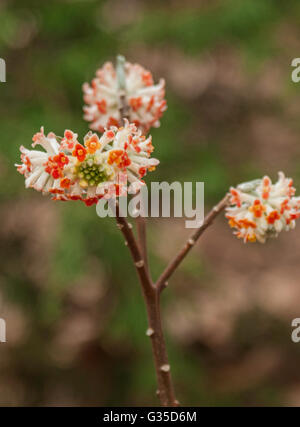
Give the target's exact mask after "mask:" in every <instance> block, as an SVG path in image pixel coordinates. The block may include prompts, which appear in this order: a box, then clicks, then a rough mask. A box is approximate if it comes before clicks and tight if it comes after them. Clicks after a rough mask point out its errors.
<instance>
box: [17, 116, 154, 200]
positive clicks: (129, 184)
mask: <svg viewBox="0 0 300 427" xmlns="http://www.w3.org/2000/svg"><path fill="white" fill-rule="evenodd" d="M59 140H60V142H59ZM32 145H33V147H35V146H36V145H40V146H41V147H42V148H43V149H44V151H38V150H28V149H26V148H24V147H23V146H22V147H21V148H20V151H21V164H19V165H16V167H17V170H18V171H19V172H20V173H21V174H23V175H24V177H25V186H26V187H27V188H28V187H33V188H34V189H35V190H38V191H41V192H43V193H45V194H47V193H51V194H52V195H53V199H55V200H82V201H84V202H85V203H86V204H87V205H92V204H94V203H97V201H98V200H99V199H100V198H102V197H105V198H111V197H115V196H120V195H123V194H126V192H127V191H128V192H130V193H131V194H133V193H135V192H136V191H138V190H139V189H140V188H141V186H142V185H143V184H144V181H143V180H142V178H143V177H144V175H145V174H146V173H147V171H148V170H149V171H152V170H154V169H155V167H156V165H158V163H159V161H158V160H157V159H154V158H151V157H150V155H151V153H152V151H153V146H152V142H151V136H149V137H148V138H146V137H145V136H143V135H142V134H141V131H138V130H137V128H136V126H135V125H134V124H129V122H128V121H125V126H124V127H121V128H116V127H111V128H110V129H108V130H106V131H105V132H104V134H103V135H102V136H101V138H99V137H98V135H96V134H93V133H92V132H91V131H90V132H89V133H88V134H87V135H86V136H85V137H84V143H83V144H80V143H79V142H78V140H77V134H75V133H73V132H72V131H70V130H67V131H65V134H64V137H63V138H58V137H56V135H55V134H54V133H53V132H51V133H49V134H48V135H45V134H44V129H43V128H41V131H40V132H39V133H37V134H35V135H34V137H33V144H32Z"/></svg>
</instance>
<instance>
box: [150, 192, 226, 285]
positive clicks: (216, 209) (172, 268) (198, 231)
mask: <svg viewBox="0 0 300 427" xmlns="http://www.w3.org/2000/svg"><path fill="white" fill-rule="evenodd" d="M228 201H229V195H228V194H226V196H225V197H224V198H223V199H222V200H221V201H220V202H219V203H218V204H217V205H216V206H214V207H213V209H212V210H211V211H210V212H209V213H208V214H207V215H206V217H205V218H204V221H203V224H202V225H201V226H200V227H199V228H197V229H196V231H194V233H193V234H192V235H191V236H190V238H189V239H188V240H187V242H186V243H185V245H184V246H183V248H182V249H181V250H180V252H179V253H178V254H177V255H176V256H175V258H174V259H173V260H172V261H170V263H169V264H168V266H167V267H166V269H165V270H164V272H163V273H162V274H161V276H160V277H159V278H158V280H157V282H156V287H157V289H158V292H161V291H162V290H163V289H164V288H165V287H166V286H167V284H168V283H167V280H168V279H169V278H170V277H171V275H172V274H173V273H174V271H175V270H176V268H177V267H178V266H179V264H180V263H181V262H182V260H183V259H184V258H185V257H186V255H187V254H188V253H189V251H190V250H191V249H192V247H193V246H194V245H195V243H196V242H197V240H198V239H199V237H200V236H201V235H202V234H203V232H204V231H205V230H206V229H207V227H209V226H210V225H211V224H212V222H213V220H214V219H215V217H216V216H217V215H218V214H219V213H220V212H221V211H222V210H223V209H224V208H225V207H226V206H227V204H228Z"/></svg>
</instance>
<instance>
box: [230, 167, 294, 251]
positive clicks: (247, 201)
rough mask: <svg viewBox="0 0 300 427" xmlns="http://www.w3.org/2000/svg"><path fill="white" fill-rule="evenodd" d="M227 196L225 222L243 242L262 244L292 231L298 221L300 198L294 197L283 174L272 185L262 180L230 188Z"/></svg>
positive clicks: (267, 180)
mask: <svg viewBox="0 0 300 427" xmlns="http://www.w3.org/2000/svg"><path fill="white" fill-rule="evenodd" d="M230 193H231V198H230V204H231V206H229V207H227V208H226V218H228V220H229V225H230V226H231V227H233V228H235V229H236V231H235V234H236V236H237V237H239V238H242V239H243V240H244V242H255V241H256V240H257V241H259V242H261V243H264V242H265V241H266V239H267V238H268V237H276V236H277V235H278V234H279V233H280V231H282V230H286V231H288V230H290V229H292V228H294V227H295V225H296V222H295V220H296V219H297V218H299V217H300V198H299V197H294V194H295V188H294V187H293V181H292V179H290V178H286V177H285V175H284V173H283V172H279V173H278V181H277V182H276V183H275V184H272V181H271V180H270V178H269V177H268V176H265V177H264V178H263V179H257V180H255V181H250V182H246V183H243V184H240V185H238V186H237V188H231V189H230Z"/></svg>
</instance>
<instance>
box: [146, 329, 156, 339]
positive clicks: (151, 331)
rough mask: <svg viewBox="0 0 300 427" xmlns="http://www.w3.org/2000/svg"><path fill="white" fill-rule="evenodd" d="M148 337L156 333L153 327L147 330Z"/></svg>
mask: <svg viewBox="0 0 300 427" xmlns="http://www.w3.org/2000/svg"><path fill="white" fill-rule="evenodd" d="M146 335H147V337H152V336H153V335H154V330H153V329H152V328H148V329H147V331H146Z"/></svg>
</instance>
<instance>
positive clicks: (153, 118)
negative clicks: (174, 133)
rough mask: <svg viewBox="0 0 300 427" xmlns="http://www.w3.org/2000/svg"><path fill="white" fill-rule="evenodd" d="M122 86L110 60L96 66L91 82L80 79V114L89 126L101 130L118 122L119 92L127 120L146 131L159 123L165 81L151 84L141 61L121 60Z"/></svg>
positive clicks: (162, 110) (163, 100) (151, 79)
mask: <svg viewBox="0 0 300 427" xmlns="http://www.w3.org/2000/svg"><path fill="white" fill-rule="evenodd" d="M123 73H124V78H123V80H124V81H123V83H122V86H123V87H122V90H121V88H120V81H119V78H118V73H117V70H116V69H115V68H114V66H113V64H112V63H111V62H107V63H105V64H104V66H103V67H102V68H100V69H98V70H97V72H96V77H95V78H94V79H93V80H92V82H91V84H88V83H84V85H83V92H84V102H85V104H86V105H85V106H84V108H83V110H84V118H85V120H87V121H88V122H91V124H90V128H91V129H92V130H95V131H98V132H103V131H104V128H106V127H110V126H112V125H114V126H121V124H122V117H120V111H119V108H120V104H121V100H120V97H121V95H123V96H124V99H125V103H126V105H127V112H128V114H127V115H128V118H129V121H130V122H131V123H135V125H136V126H137V127H138V128H139V129H141V130H142V132H143V133H144V134H146V133H147V132H148V131H149V129H150V128H151V127H152V126H153V127H158V126H159V125H160V122H159V119H160V117H161V116H162V114H163V112H164V111H165V110H166V108H167V107H166V100H165V99H164V96H165V81H164V80H163V79H161V80H160V81H159V83H158V84H157V85H154V82H153V78H152V75H151V73H150V71H147V70H145V68H143V67H142V66H141V65H138V64H131V63H129V62H125V63H124V70H123Z"/></svg>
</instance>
